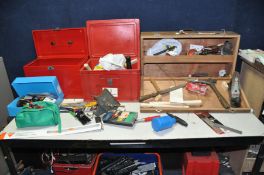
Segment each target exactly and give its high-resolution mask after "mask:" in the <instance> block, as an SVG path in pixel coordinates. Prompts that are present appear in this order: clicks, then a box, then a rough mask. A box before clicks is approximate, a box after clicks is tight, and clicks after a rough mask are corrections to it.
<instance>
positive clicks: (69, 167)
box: [52, 156, 96, 175]
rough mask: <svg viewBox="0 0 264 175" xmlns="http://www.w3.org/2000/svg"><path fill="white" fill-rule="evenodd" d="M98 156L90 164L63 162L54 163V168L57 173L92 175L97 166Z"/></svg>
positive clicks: (58, 174)
mask: <svg viewBox="0 0 264 175" xmlns="http://www.w3.org/2000/svg"><path fill="white" fill-rule="evenodd" d="M95 160H96V156H94V158H93V160H92V162H91V163H90V164H62V163H56V162H55V163H54V164H53V165H52V169H53V171H54V173H55V175H66V174H71V175H92V174H93V170H94V167H95Z"/></svg>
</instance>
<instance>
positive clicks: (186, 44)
mask: <svg viewBox="0 0 264 175" xmlns="http://www.w3.org/2000/svg"><path fill="white" fill-rule="evenodd" d="M166 38H167V39H169V38H170V39H176V40H178V41H179V42H180V43H181V44H182V51H181V53H180V55H178V56H167V55H166V56H147V55H146V52H147V50H148V49H149V48H151V47H152V46H153V45H154V44H155V43H156V42H158V41H159V40H161V39H166ZM225 41H229V42H231V43H232V46H233V53H232V54H231V55H192V56H188V55H187V52H188V51H189V48H190V44H196V45H203V46H205V47H208V46H213V45H217V44H221V43H224V42H225ZM239 42H240V35H238V34H236V33H234V32H219V31H218V32H217V31H216V32H188V34H177V32H142V33H141V70H142V75H143V76H152V72H153V71H156V67H157V66H155V64H162V66H165V67H166V70H167V71H168V72H171V70H172V69H178V70H186V69H190V70H189V72H186V71H185V73H186V75H181V74H180V75H179V77H180V76H182V77H188V76H189V75H190V74H193V73H197V72H207V73H208V74H209V76H210V77H217V76H218V71H219V70H221V69H225V70H226V71H227V74H228V75H231V76H232V73H233V72H234V71H235V66H236V60H237V53H238V48H239ZM148 64H150V65H148ZM166 64H167V65H170V66H167V65H166ZM188 64H192V67H191V68H189V65H188ZM208 66H210V67H212V66H213V67H214V68H213V71H210V69H209V70H208V69H207V67H208ZM216 69H218V70H217V71H216ZM154 76H155V75H154Z"/></svg>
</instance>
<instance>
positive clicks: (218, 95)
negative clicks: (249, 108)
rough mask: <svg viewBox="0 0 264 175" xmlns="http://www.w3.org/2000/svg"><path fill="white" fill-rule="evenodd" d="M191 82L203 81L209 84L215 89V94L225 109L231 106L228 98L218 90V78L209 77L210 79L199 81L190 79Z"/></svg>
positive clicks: (200, 81)
mask: <svg viewBox="0 0 264 175" xmlns="http://www.w3.org/2000/svg"><path fill="white" fill-rule="evenodd" d="M190 82H194V83H195V82H197V83H203V84H207V85H209V86H210V87H211V89H212V90H213V91H214V93H215V95H216V96H217V98H218V100H219V102H220V103H221V104H222V106H223V107H224V108H225V109H229V108H230V104H229V103H228V102H227V101H226V99H225V98H224V97H223V95H222V94H221V93H220V92H219V91H218V89H217V88H216V86H215V83H216V80H213V79H208V80H199V81H190Z"/></svg>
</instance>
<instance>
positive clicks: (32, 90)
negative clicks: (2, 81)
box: [7, 76, 64, 117]
mask: <svg viewBox="0 0 264 175" xmlns="http://www.w3.org/2000/svg"><path fill="white" fill-rule="evenodd" d="M12 86H13V88H14V89H15V91H16V92H17V95H18V96H19V97H17V98H16V99H15V100H13V101H12V102H11V103H10V104H9V105H7V111H8V114H9V116H10V117H15V116H16V115H17V113H18V112H20V111H21V109H22V107H17V102H18V100H19V99H20V98H21V97H22V96H25V95H27V94H41V93H50V94H52V95H54V96H55V98H56V102H55V103H56V104H58V105H59V104H60V103H61V102H62V101H63V97H64V94H63V92H62V90H61V88H60V85H59V82H58V80H57V78H56V77H55V76H41V77H17V78H16V79H15V80H14V81H13V82H12Z"/></svg>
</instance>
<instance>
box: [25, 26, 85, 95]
mask: <svg viewBox="0 0 264 175" xmlns="http://www.w3.org/2000/svg"><path fill="white" fill-rule="evenodd" d="M32 34H33V39H34V44H35V50H36V54H37V58H36V59H35V60H33V61H31V62H30V63H28V64H26V65H25V66H24V73H25V76H51V75H52V76H57V78H58V80H59V83H60V86H61V88H62V91H63V93H64V96H65V98H82V88H81V78H80V69H81V67H82V65H83V64H84V62H86V61H87V58H88V47H87V36H86V31H85V28H66V29H54V30H33V31H32Z"/></svg>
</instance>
